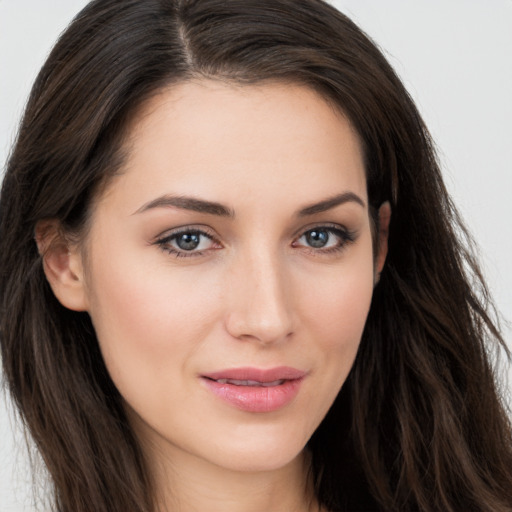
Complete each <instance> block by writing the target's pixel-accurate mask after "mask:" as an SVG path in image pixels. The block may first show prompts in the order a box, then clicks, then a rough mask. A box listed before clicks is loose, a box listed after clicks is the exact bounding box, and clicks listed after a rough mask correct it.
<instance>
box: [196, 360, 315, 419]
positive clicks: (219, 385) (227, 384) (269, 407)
mask: <svg viewBox="0 0 512 512" xmlns="http://www.w3.org/2000/svg"><path fill="white" fill-rule="evenodd" d="M305 376H306V372H303V371H301V370H297V369H295V368H290V367H288V366H280V367H276V368H270V369H267V370H263V369H258V368H232V369H226V370H220V371H217V372H212V373H208V374H204V375H201V378H202V380H203V382H204V383H205V385H206V387H207V388H208V389H209V390H210V391H212V392H213V393H214V394H215V395H216V396H217V397H219V398H221V399H222V400H224V401H225V402H228V403H229V404H231V405H233V406H235V407H237V408H238V409H240V410H242V411H247V412H272V411H277V410H278V409H281V408H282V407H285V406H286V405H288V404H289V403H290V402H291V401H292V400H293V399H294V398H295V397H296V396H297V393H298V392H299V389H300V385H301V384H302V381H303V380H304V377H305Z"/></svg>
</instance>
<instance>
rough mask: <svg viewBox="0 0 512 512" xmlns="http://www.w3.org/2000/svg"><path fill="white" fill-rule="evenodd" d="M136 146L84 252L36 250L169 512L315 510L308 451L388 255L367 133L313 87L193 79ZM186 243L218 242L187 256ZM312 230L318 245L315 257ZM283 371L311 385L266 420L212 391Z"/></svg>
mask: <svg viewBox="0 0 512 512" xmlns="http://www.w3.org/2000/svg"><path fill="white" fill-rule="evenodd" d="M127 148H128V158H127V162H126V165H125V167H124V169H123V170H122V172H121V173H120V175H118V176H116V177H115V178H114V179H113V180H112V182H111V183H110V184H109V185H108V187H107V189H106V191H105V192H104V193H103V194H102V195H101V196H100V197H99V198H97V200H96V201H95V205H94V210H93V212H92V218H91V227H90V231H89V232H88V234H87V238H86V240H85V241H83V242H82V243H81V244H80V245H78V246H72V247H68V246H66V245H65V244H61V245H60V249H59V244H54V245H53V247H54V249H53V250H50V251H44V246H45V242H44V240H45V238H44V237H42V236H40V237H39V243H40V248H42V252H43V253H45V271H46V274H47V277H48V280H49V282H50V284H51V285H52V288H53V290H54V292H55V294H56V296H57V297H58V298H59V300H60V301H61V302H62V304H64V305H65V306H67V307H69V308H71V309H74V310H80V311H87V312H88V313H89V314H90V316H91V318H92V321H93V324H94V327H95V329H96V333H97V336H98V340H99V343H100V347H101V350H102V353H103V356H104V359H105V362H106V365H107V368H108V370H109V372H110V375H111V377H112V379H113V381H114V383H115V384H116V386H117V387H118V389H119V391H120V392H121V395H122V396H123V398H124V400H125V402H126V409H127V411H128V415H129V418H130V421H131V422H132V425H133V427H134V429H135V432H136V433H137V435H138V437H139V439H140V441H141V443H142V446H143V447H144V449H145V451H146V453H147V454H148V458H149V460H150V464H151V469H152V471H153V475H154V477H155V481H156V483H157V489H158V490H159V496H160V500H161V504H162V509H164V507H165V506H169V508H172V509H173V510H174V509H176V510H180V511H181V510H182V511H196V510H197V511H199V510H209V511H223V512H227V511H231V510H233V511H235V510H236V511H237V512H240V511H245V512H249V511H261V510H266V511H276V512H277V511H287V512H290V511H305V510H316V508H315V507H316V504H315V501H314V498H313V497H312V493H311V490H310V488H309V485H308V480H307V475H306V470H307V453H306V452H305V450H304V446H305V445H306V443H307V441H308V439H309V438H310V437H311V435H312V433H313V432H314V431H315V429H316V428H317V426H318V425H319V423H320V422H321V420H322V419H323V417H324V416H325V414H326V412H327V411H328V409H329V407H330V406H331V404H332V402H333V401H334V399H335V397H336V395H337V393H338V392H339V390H340V388H341V386H342V384H343V382H344V381H345V379H346V377H347V374H348V372H349V371H350V368H351V366H352V364H353V361H354V358H355V355H356V352H357V349H358V346H359V342H360V339H361V334H362V331H363V327H364V324H365V321H366V317H367V314H368V310H369V306H370V302H371V297H372V293H373V288H374V286H375V284H376V276H377V275H378V273H379V272H380V270H381V269H382V266H383V264H384V259H385V255H386V250H387V249H386V248H387V245H386V239H387V226H388V223H389V216H390V212H389V205H387V204H385V205H383V206H382V207H381V210H380V226H378V227H377V229H378V236H379V238H380V243H379V253H378V255H377V256H376V257H374V254H373V244H372V235H371V229H370V217H369V212H368V207H367V193H366V179H365V171H364V166H363V159H362V154H361V148H360V144H359V141H358V137H357V134H356V133H355V132H354V130H353V129H352V127H351V125H350V123H349V122H348V120H347V119H346V118H345V117H344V116H343V115H342V114H340V113H339V112H338V111H336V110H335V109H334V108H333V107H332V106H330V105H329V104H328V103H327V102H325V101H324V100H323V99H322V98H321V97H320V96H319V95H318V94H317V93H315V92H313V91H311V90H309V89H307V88H305V87H302V86H294V85H290V84H286V85H285V84H264V85H258V86H243V87H241V86H235V85H229V84H225V83H223V84H221V83H218V82H213V81H199V82H188V83H184V84H181V85H178V86H173V87H172V88H170V89H168V90H164V91H162V92H161V93H160V94H159V95H157V96H155V97H153V98H152V99H151V100H149V101H148V103H147V104H146V105H145V106H144V108H143V109H142V111H141V113H140V114H139V115H138V116H137V119H136V121H135V123H134V125H133V126H132V128H131V131H130V137H129V141H128V143H127ZM347 193H349V194H350V195H349V196H346V194H347ZM342 194H345V196H344V197H345V199H346V198H347V197H348V198H349V199H348V200H346V201H344V202H341V203H340V204H337V205H331V207H330V208H327V207H326V206H325V205H324V209H325V208H327V209H326V210H325V211H317V212H311V211H309V212H304V211H303V214H302V215H299V213H298V212H300V211H301V210H304V209H306V208H307V207H309V206H311V205H313V204H318V203H321V202H325V201H326V200H328V199H331V198H333V197H335V196H340V195H342ZM163 196H165V197H164V199H162V197H163ZM169 196H172V197H184V196H186V197H193V198H195V199H198V200H202V201H209V202H215V203H220V204H221V205H223V206H224V207H225V209H227V210H228V211H229V212H230V213H231V215H230V216H226V215H217V214H215V213H212V212H204V211H203V212H199V211H193V210H190V209H187V208H182V207H180V206H176V205H171V204H169V201H168V200H167V199H168V197H169ZM155 200H157V201H156V202H155ZM182 206H183V205H182ZM310 210H311V209H310ZM217 213H218V212H217ZM51 226H52V223H51V222H50V228H51ZM54 227H56V226H54ZM178 228H179V229H181V230H182V231H183V229H182V228H184V229H185V231H186V230H187V229H188V230H189V231H190V230H191V229H192V230H202V231H204V232H205V233H206V235H201V237H200V245H199V246H198V248H197V249H194V250H192V251H188V252H187V251H184V250H183V249H179V246H178V245H177V239H176V237H175V238H174V239H173V238H172V235H173V234H175V232H176V230H177V229H178ZM313 228H317V229H320V231H322V230H323V231H322V233H323V235H324V238H325V237H326V238H327V242H326V245H325V246H324V247H311V244H310V241H311V237H308V233H309V234H311V231H310V230H312V229H313ZM38 229H39V232H40V233H42V232H45V233H47V232H48V225H47V226H42V225H40V226H39V228H38ZM329 230H330V231H329ZM55 231H57V230H55ZM340 233H341V234H340ZM347 236H349V238H351V240H349V239H347ZM164 239H165V240H164ZM173 251H174V252H173ZM175 251H179V252H180V254H179V255H177V254H176V253H175ZM283 365H285V366H291V367H293V368H297V369H300V370H302V371H304V372H306V377H305V378H304V379H303V381H302V383H301V386H300V390H299V393H298V394H297V396H296V397H295V398H294V400H293V401H292V402H291V403H289V404H288V405H286V406H285V407H283V408H281V409H279V410H277V411H273V412H268V413H253V412H247V411H242V410H239V409H238V408H236V407H234V406H233V405H231V404H229V403H226V402H224V401H223V400H221V399H219V398H218V397H217V396H215V395H213V394H212V392H211V391H209V389H208V388H207V387H206V386H205V385H204V382H203V381H202V379H201V375H203V374H204V373H207V372H212V371H217V370H221V369H226V368H237V367H246V366H250V367H256V368H272V367H276V366H283ZM170 490H172V497H171V493H170ZM173 507H174V508H173Z"/></svg>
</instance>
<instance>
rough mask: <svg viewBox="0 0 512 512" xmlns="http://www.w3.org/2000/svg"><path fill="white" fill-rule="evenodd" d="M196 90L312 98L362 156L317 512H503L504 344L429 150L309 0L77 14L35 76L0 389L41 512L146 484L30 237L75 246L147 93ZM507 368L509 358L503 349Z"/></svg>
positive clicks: (377, 68)
mask: <svg viewBox="0 0 512 512" xmlns="http://www.w3.org/2000/svg"><path fill="white" fill-rule="evenodd" d="M198 77H199V78H208V79H214V80H223V81H228V82H235V83H238V84H252V83H261V82H265V81H281V82H289V83H297V84H302V85H304V86H307V87H310V88H313V89H314V90H315V91H317V92H318V93H319V94H320V95H322V96H323V97H324V98H325V99H326V100H328V101H329V102H331V103H332V104H334V105H335V106H336V107H337V108H339V109H340V110H341V111H342V112H343V113H344V114H345V115H346V116H347V117H348V118H349V119H350V121H351V123H352V125H353V126H354V127H355V129H356V131H357V133H358V135H359V137H360V139H361V142H362V146H363V148H364V156H365V168H366V174H367V186H368V197H369V201H370V205H371V211H372V212H373V215H374V220H375V215H376V213H375V212H376V209H377V208H378V207H379V205H380V204H381V203H382V202H383V201H386V200H389V201H390V202H391V204H392V209H393V216H392V220H391V225H390V235H389V253H388V257H387V263H386V266H385V268H384V270H383V272H382V275H381V279H380V282H379V284H378V286H377V287H376V289H375V292H374V297H373V301H372V305H371V309H370V313H369V316H368V319H367V323H366V327H365V331H364V334H363V338H362V340H361V345H360V349H359V352H358V355H357V357H356V360H355V363H354V366H353V368H352V371H351V373H350V375H349V377H348V379H347V381H346V383H345V384H344V386H343V388H342V390H341V392H340V394H339V396H338V397H337V399H336V401H335V403H334V404H333V406H332V408H331V410H330V411H329V413H328V414H327V416H326V418H325V419H324V420H323V422H322V423H321V425H320V426H319V428H318V429H317V431H316V432H315V433H314V435H313V437H312V438H311V440H310V441H309V443H308V447H309V449H310V451H311V453H312V472H313V477H314V482H315V486H316V492H317V496H318V499H319V501H320V503H321V504H323V505H324V506H325V507H326V508H328V509H329V510H331V511H333V512H334V511H343V510H350V511H356V510H360V511H366V512H367V511H370V510H385V511H387V512H399V511H400V512H403V511H418V512H420V511H421V512H439V511H443V512H456V511H460V512H462V511H464V512H467V511H469V510H471V511H472V512H478V511H480V512H488V511H490V510H492V511H493V512H505V511H509V512H510V511H511V510H512V435H511V425H510V421H509V418H508V416H507V412H506V409H505V403H504V398H503V397H502V396H501V395H500V393H499V389H498V387H497V384H496V380H495V379H496V376H495V371H494V369H493V365H492V364H491V357H490V356H491V354H492V351H493V350H495V349H496V348H497V347H501V348H503V349H504V350H505V352H506V351H507V349H506V346H505V343H504V341H503V339H502V337H501V335H500V332H499V329H498V328H497V327H496V321H495V320H494V317H493V315H492V308H490V302H489V295H488V293H487V289H486V287H485V284H484V281H483V279H482V275H481V273H480V271H479V268H478V265H477V263H476V261H475V258H474V257H473V255H472V254H473V251H472V249H471V239H470V237H469V236H468V234H467V231H466V230H465V228H464V226H463V224H462V222H461V220H460V218H459V216H458V214H457V212H456V210H455V208H454V206H453V204H452V202H451V200H450V198H449V196H448V194H447V191H446V189H445V187H444V185H443V181H442V178H441V173H440V169H439V165H438V162H437V159H436V155H435V151H434V148H433V144H432V141H431V139H430V136H429V134H428V132H427V130H426V128H425V126H424V124H423V122H422V120H421V118H420V115H419V114H418V111H417V109H416V107H415V106H414V104H413V102H412V100H411V98H410V97H409V95H408V93H407V92H406V90H405V88H404V86H403V85H402V83H401V82H400V80H399V79H398V78H397V76H396V74H395V73H394V71H393V70H392V68H391V67H390V65H389V64H388V63H387V61H386V60H385V58H384V57H383V55H382V54H381V52H380V51H379V50H378V49H377V47H376V46H375V44H374V43H372V41H371V40H370V39H369V38H368V37H367V36H366V35H365V34H364V33H363V32H362V31H361V30H360V29H359V28H358V27H357V26H356V25H354V23H352V22H351V21H350V20H349V19H348V18H347V17H345V16H344V15H343V14H341V13H339V12H338V11H337V10H335V9H334V8H333V7H331V6H330V5H328V4H327V3H325V2H323V1H321V0H95V1H93V2H91V3H90V4H89V5H88V6H87V7H86V8H85V9H84V10H83V11H82V12H81V13H79V14H78V16H77V17H76V18H75V20H74V21H73V22H72V23H71V25H70V26H69V27H68V29H67V30H66V31H65V32H64V34H63V35H62V36H61V38H60V40H59V41H58V43H57V44H56V46H55V48H54V49H53V51H52V52H51V54H50V56H49V57H48V59H47V61H46V63H45V65H44V67H43V68H42V70H41V71H40V73H39V75H38V77H37V80H36V82H35V84H34V87H33V89H32V92H31V95H30V98H29V101H28V104H27V107H26V110H25V113H24V117H23V120H22V122H21V125H20V129H19V133H18V137H17V140H16V143H15V145H14V147H13V150H12V152H11V155H10V158H9V161H8V164H7V170H6V174H5V178H4V182H3V185H2V192H1V199H0V337H1V338H0V342H1V350H2V360H3V368H4V374H5V379H6V382H7V384H8V388H9V390H10V392H11V394H12V396H13V398H14V402H15V404H16V405H17V407H18V409H19V411H20V415H21V417H22V419H23V421H24V423H25V425H26V426H27V428H28V430H29V432H30V434H31V436H32V437H33V439H34V440H35V443H36V445H37V447H38V449H39V451H40V453H41V454H42V457H43V460H44V462H45V464H46V466H47V468H48V471H49V474H50V476H51V479H52V482H53V489H54V502H55V507H56V510H58V511H59V512H90V511H91V510H94V511H95V512H114V511H119V512H127V511H130V512H155V503H154V498H153V496H154V489H153V488H152V480H151V475H149V473H148V469H147V467H148V465H147V463H146V461H145V459H144V453H143V452H142V450H141V449H140V445H139V443H138V440H137V439H136V437H135V435H134V433H133V431H132V429H131V426H130V424H129V422H128V421H127V418H126V415H125V412H124V409H123V406H122V401H121V397H120V395H119V393H118V391H117V389H116V388H115V386H114V384H113V383H112V381H111V379H110V377H109V375H108V372H107V370H106V368H105V365H104V363H103V360H102V356H101V353H100V350H99V347H98V342H97V339H96V336H95V333H94V329H93V327H92V324H91V321H90V318H89V316H88V315H87V314H86V313H77V312H74V311H70V310H67V309H65V308H64V307H63V306H62V305H61V304H60V303H59V302H58V301H57V299H56V298H55V297H54V295H53V293H52V292H51V289H50V287H49V285H48V283H47V281H46V279H45V276H44V272H43V268H42V261H41V257H40V255H39V254H38V251H37V247H36V244H35V242H34V229H35V225H36V223H37V222H38V221H40V220H42V219H49V218H50V219H58V220H59V221H60V223H61V225H62V226H63V229H64V230H65V231H66V232H67V233H68V234H73V235H74V236H77V237H80V236H83V234H84V232H85V230H86V229H87V221H88V216H89V213H90V210H91V202H92V200H93V199H94V198H95V197H96V195H97V194H99V193H100V192H101V190H102V187H103V186H104V185H105V184H106V183H108V180H109V178H110V177H111V176H113V175H114V174H115V173H116V172H117V171H118V170H119V169H120V168H121V167H122V165H123V162H124V159H125V157H126V155H125V154H124V152H123V141H124V139H125V136H126V135H127V130H128V128H129V124H130V119H131V118H132V117H133V116H135V115H136V113H137V111H138V109H139V108H140V107H141V105H142V104H143V103H144V102H145V101H147V100H148V98H150V97H151V96H152V95H153V94H155V93H157V92H158V91H160V90H162V88H165V87H169V86H170V85H172V84H174V83H179V82H184V81H187V80H191V79H194V78H198ZM507 353H508V352H507Z"/></svg>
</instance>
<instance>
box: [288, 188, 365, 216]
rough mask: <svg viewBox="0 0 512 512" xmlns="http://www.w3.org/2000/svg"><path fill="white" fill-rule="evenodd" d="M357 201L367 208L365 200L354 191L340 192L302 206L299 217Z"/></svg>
mask: <svg viewBox="0 0 512 512" xmlns="http://www.w3.org/2000/svg"><path fill="white" fill-rule="evenodd" d="M350 202H353V203H357V204H359V205H361V206H362V207H363V208H366V204H365V202H364V201H363V200H362V199H361V198H360V197H359V196H358V195H357V194H354V192H343V193H342V194H338V195H336V196H333V197H330V198H328V199H325V200H323V201H320V202H319V203H314V204H311V205H309V206H306V207H305V208H302V209H301V210H300V211H299V214H298V216H299V217H307V216H308V215H314V214H315V213H322V212H326V211H328V210H330V209H332V208H335V207H336V206H339V205H341V204H344V203H350Z"/></svg>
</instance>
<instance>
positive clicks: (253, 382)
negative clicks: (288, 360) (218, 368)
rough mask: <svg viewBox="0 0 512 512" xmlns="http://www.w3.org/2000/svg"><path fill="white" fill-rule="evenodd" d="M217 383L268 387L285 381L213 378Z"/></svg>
mask: <svg viewBox="0 0 512 512" xmlns="http://www.w3.org/2000/svg"><path fill="white" fill-rule="evenodd" d="M214 380H215V382H218V383H219V384H233V386H254V387H262V388H270V387H273V386H280V385H281V384H283V383H284V382H285V380H284V379H279V380H273V381H272V382H259V381H257V380H236V379H214Z"/></svg>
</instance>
